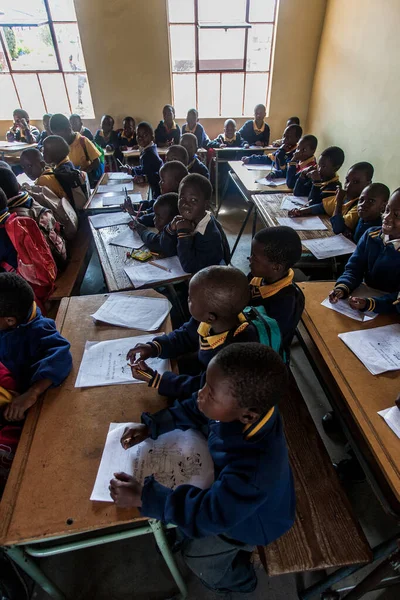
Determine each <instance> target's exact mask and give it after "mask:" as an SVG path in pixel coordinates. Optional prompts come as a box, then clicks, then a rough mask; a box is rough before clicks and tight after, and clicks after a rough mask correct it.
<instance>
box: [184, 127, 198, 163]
mask: <svg viewBox="0 0 400 600" xmlns="http://www.w3.org/2000/svg"><path fill="white" fill-rule="evenodd" d="M180 144H181V146H183V147H184V148H186V150H187V153H188V157H189V162H190V161H191V160H192V159H193V157H194V155H195V154H196V152H197V137H196V136H195V135H194V133H184V134H183V136H182V137H181V140H180Z"/></svg>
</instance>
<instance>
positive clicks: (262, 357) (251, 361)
mask: <svg viewBox="0 0 400 600" xmlns="http://www.w3.org/2000/svg"><path fill="white" fill-rule="evenodd" d="M211 362H212V363H213V364H215V365H218V367H219V368H220V369H221V371H222V373H223V374H224V377H226V379H227V380H229V383H230V388H231V391H232V395H233V396H234V397H235V398H236V401H237V404H238V406H240V407H241V408H248V409H254V410H255V411H256V412H258V413H259V414H260V415H264V414H266V413H267V412H268V411H269V410H270V409H271V408H272V407H273V406H276V405H277V404H278V403H279V401H280V400H281V398H282V397H284V396H285V395H286V394H287V391H288V384H289V376H288V370H287V367H286V365H285V363H284V362H283V360H282V359H281V357H280V356H279V354H278V353H277V352H275V350H273V349H272V348H270V347H269V346H264V344H259V343H258V342H242V343H235V344H230V345H229V346H225V348H222V350H220V351H219V352H218V354H217V355H216V356H214V358H213V359H212V361H211Z"/></svg>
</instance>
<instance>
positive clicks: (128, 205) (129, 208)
mask: <svg viewBox="0 0 400 600" xmlns="http://www.w3.org/2000/svg"><path fill="white" fill-rule="evenodd" d="M122 210H123V211H124V212H127V213H129V214H130V215H132V217H135V216H136V211H135V209H134V208H133V204H132V200H131V199H130V197H129V196H128V198H127V199H126V200H124V203H123V205H122Z"/></svg>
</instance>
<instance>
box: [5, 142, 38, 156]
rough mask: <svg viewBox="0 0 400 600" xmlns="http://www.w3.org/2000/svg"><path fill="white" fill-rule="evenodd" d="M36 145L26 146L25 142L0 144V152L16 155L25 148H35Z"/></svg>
mask: <svg viewBox="0 0 400 600" xmlns="http://www.w3.org/2000/svg"><path fill="white" fill-rule="evenodd" d="M36 146H37V144H27V143H26V142H0V152H4V153H5V154H13V155H15V154H18V153H20V152H22V151H23V150H26V149H27V148H36Z"/></svg>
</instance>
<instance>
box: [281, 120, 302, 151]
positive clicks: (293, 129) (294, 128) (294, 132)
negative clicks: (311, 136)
mask: <svg viewBox="0 0 400 600" xmlns="http://www.w3.org/2000/svg"><path fill="white" fill-rule="evenodd" d="M302 135H303V130H302V128H301V127H300V125H289V126H288V127H286V129H285V131H284V132H283V143H284V145H285V146H289V147H290V148H292V147H293V146H295V145H296V144H297V142H298V141H299V139H300V138H301V136H302Z"/></svg>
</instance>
